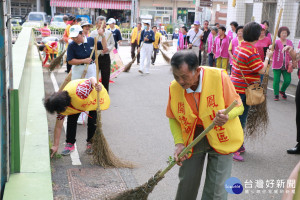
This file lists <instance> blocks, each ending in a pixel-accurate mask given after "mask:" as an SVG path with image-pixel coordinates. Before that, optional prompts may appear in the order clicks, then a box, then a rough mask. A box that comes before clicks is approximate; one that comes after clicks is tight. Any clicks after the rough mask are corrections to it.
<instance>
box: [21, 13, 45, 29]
mask: <svg viewBox="0 0 300 200" xmlns="http://www.w3.org/2000/svg"><path fill="white" fill-rule="evenodd" d="M45 22H47V23H49V17H48V16H47V14H46V13H45V12H30V13H29V14H28V16H27V20H26V22H25V23H24V24H23V25H22V26H23V27H24V26H25V27H34V26H43V24H44V23H45Z"/></svg>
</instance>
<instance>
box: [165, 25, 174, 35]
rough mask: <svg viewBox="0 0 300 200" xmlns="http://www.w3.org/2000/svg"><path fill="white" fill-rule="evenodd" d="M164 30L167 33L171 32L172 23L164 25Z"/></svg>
mask: <svg viewBox="0 0 300 200" xmlns="http://www.w3.org/2000/svg"><path fill="white" fill-rule="evenodd" d="M165 30H166V31H167V33H173V25H172V24H168V25H166V26H165Z"/></svg>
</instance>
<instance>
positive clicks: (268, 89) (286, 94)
mask: <svg viewBox="0 0 300 200" xmlns="http://www.w3.org/2000/svg"><path fill="white" fill-rule="evenodd" d="M268 90H272V91H274V90H273V89H272V88H269V87H268ZM286 96H290V97H293V98H295V95H292V94H288V93H286Z"/></svg>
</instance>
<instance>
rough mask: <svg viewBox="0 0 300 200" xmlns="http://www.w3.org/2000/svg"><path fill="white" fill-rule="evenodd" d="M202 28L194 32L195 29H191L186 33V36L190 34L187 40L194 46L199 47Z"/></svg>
mask: <svg viewBox="0 0 300 200" xmlns="http://www.w3.org/2000/svg"><path fill="white" fill-rule="evenodd" d="M202 32H203V31H202V30H200V29H199V31H198V33H197V34H196V32H195V29H194V28H193V29H191V30H189V32H188V33H187V36H190V39H189V42H190V43H193V42H194V44H193V46H196V47H200V44H201V38H200V35H201V34H202Z"/></svg>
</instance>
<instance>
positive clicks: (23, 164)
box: [3, 28, 53, 200]
mask: <svg viewBox="0 0 300 200" xmlns="http://www.w3.org/2000/svg"><path fill="white" fill-rule="evenodd" d="M33 42H34V34H33V31H32V29H31V28H23V29H22V31H21V33H20V34H19V37H18V40H17V42H16V43H15V45H14V46H13V70H14V77H13V78H14V87H13V90H12V92H11V104H10V110H11V132H10V137H11V152H10V157H11V174H10V176H9V181H8V182H7V183H6V185H5V190H4V197H3V199H7V200H11V199H18V200H19V199H20V200H23V199H28V200H29V199H30V200H32V199H47V200H48V199H53V193H52V181H51V169H50V156H49V136H48V123H47V116H46V111H45V109H44V107H43V103H42V99H43V98H44V81H43V72H42V67H41V61H40V60H39V57H38V54H37V53H38V52H37V49H36V47H35V46H34V43H33ZM16 191H17V192H16Z"/></svg>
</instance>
